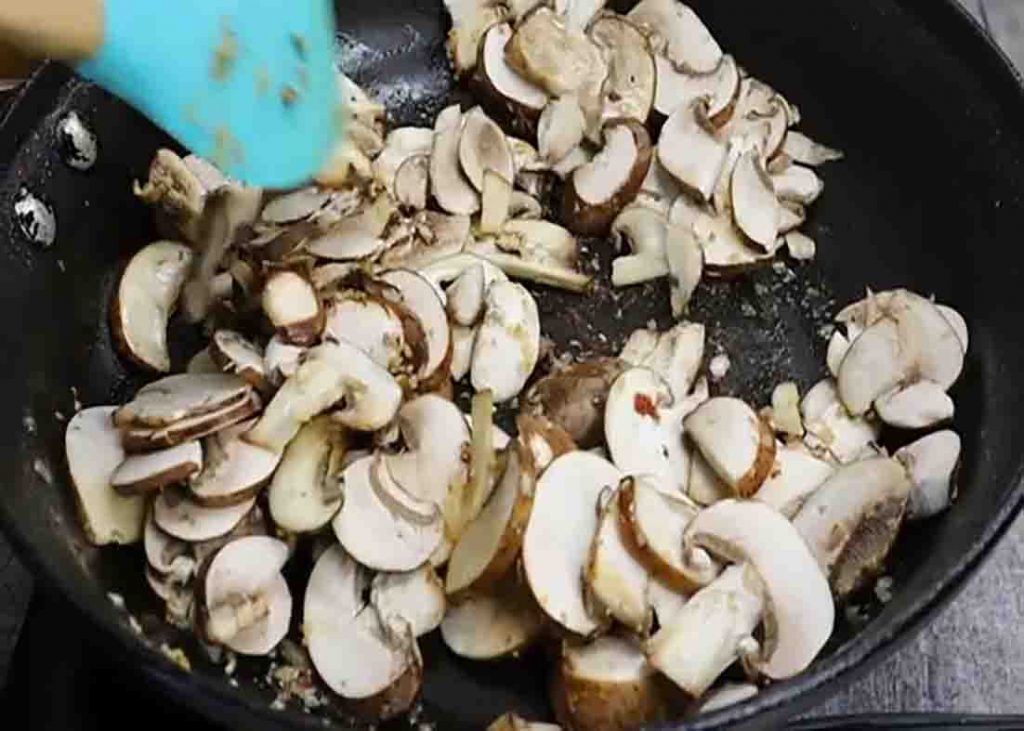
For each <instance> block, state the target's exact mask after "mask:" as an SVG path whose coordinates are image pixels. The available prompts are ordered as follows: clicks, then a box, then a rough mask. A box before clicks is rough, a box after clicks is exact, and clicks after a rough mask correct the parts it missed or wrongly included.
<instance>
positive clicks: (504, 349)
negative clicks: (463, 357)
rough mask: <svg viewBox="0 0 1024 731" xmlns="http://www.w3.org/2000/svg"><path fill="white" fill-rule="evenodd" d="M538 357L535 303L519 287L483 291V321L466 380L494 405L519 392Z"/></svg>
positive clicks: (508, 284)
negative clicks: (491, 398) (489, 394)
mask: <svg viewBox="0 0 1024 731" xmlns="http://www.w3.org/2000/svg"><path fill="white" fill-rule="evenodd" d="M539 354H540V320H539V316H538V314H537V303H536V302H534V300H533V297H532V296H531V295H530V293H529V292H528V291H527V290H526V289H525V288H524V287H522V286H521V285H519V284H515V283H513V282H494V283H493V284H491V286H490V287H488V289H487V298H486V304H485V310H484V319H483V322H482V323H481V325H480V330H479V332H478V333H477V337H476V343H475V344H474V346H473V361H472V368H471V371H470V379H471V381H472V383H473V388H474V389H476V390H477V391H483V390H490V391H492V392H493V394H494V399H495V401H497V402H499V403H500V402H502V401H508V400H509V399H511V398H514V397H515V396H516V395H518V393H519V392H520V391H521V390H522V388H523V385H524V384H525V383H526V379H527V378H529V377H530V374H531V373H533V369H534V367H535V366H536V365H537V358H538V356H539Z"/></svg>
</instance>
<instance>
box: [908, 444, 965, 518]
mask: <svg viewBox="0 0 1024 731" xmlns="http://www.w3.org/2000/svg"><path fill="white" fill-rule="evenodd" d="M895 458H896V459H897V460H898V461H899V462H900V464H902V465H903V468H904V469H905V470H906V472H907V477H908V478H909V479H910V484H911V487H910V500H909V502H908V503H907V518H908V519H910V520H920V519H922V518H930V517H931V516H933V515H937V514H938V513H941V512H942V511H943V510H945V509H946V508H948V507H949V504H950V503H951V502H952V500H953V498H955V497H956V472H957V468H958V467H959V465H960V437H959V436H958V435H957V433H956V432H953V431H949V430H948V429H947V430H945V431H940V432H935V433H934V434H929V435H928V436H926V437H922V438H921V439H918V440H917V441H916V442H913V443H911V444H908V445H907V446H905V447H903V448H902V449H900V450H899V451H897V452H896V454H895Z"/></svg>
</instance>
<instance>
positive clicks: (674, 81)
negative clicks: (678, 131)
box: [654, 55, 740, 125]
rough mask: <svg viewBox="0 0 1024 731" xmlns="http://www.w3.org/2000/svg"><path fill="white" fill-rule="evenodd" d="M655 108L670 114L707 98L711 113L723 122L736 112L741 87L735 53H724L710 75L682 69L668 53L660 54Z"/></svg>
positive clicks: (656, 57)
mask: <svg viewBox="0 0 1024 731" xmlns="http://www.w3.org/2000/svg"><path fill="white" fill-rule="evenodd" d="M654 64H655V68H656V70H657V85H656V87H655V96H654V109H655V110H657V111H658V112H660V113H661V114H662V115H664V116H666V117H668V116H670V115H671V114H672V113H673V112H675V111H676V110H677V109H679V108H680V107H683V106H687V107H688V106H690V105H692V104H693V102H694V101H696V100H697V99H701V98H704V99H707V100H708V101H707V103H708V112H707V116H708V119H710V120H711V121H712V122H714V123H715V124H716V125H720V124H721V123H723V122H724V121H725V119H726V118H727V117H728V116H729V115H731V114H732V109H733V105H734V104H735V102H736V97H737V95H738V94H739V90H740V72H739V68H738V67H737V66H736V61H735V59H733V57H732V56H729V55H725V56H722V60H721V61H720V62H719V63H718V67H717V68H716V69H715V70H714V71H711V72H708V73H706V74H694V73H692V72H688V71H680V70H678V69H677V68H676V67H675V66H674V65H673V63H672V62H671V61H670V60H668V59H667V58H666V57H665V56H661V55H656V56H655V57H654Z"/></svg>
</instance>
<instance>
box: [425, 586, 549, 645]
mask: <svg viewBox="0 0 1024 731" xmlns="http://www.w3.org/2000/svg"><path fill="white" fill-rule="evenodd" d="M543 629H544V615H543V614H541V612H540V610H539V609H538V608H537V604H536V603H535V602H534V600H533V597H532V596H530V590H529V589H527V588H526V587H525V586H523V585H521V584H519V583H518V582H517V581H516V580H515V577H514V576H513V575H509V576H505V577H504V578H502V579H501V580H500V581H499V582H498V583H497V584H496V585H495V586H493V587H491V589H489V590H488V591H486V592H474V593H470V594H469V595H467V596H466V597H465V598H464V599H463V600H462V601H460V602H459V603H458V604H452V605H449V607H448V609H447V611H446V612H445V615H444V620H442V622H441V637H442V639H443V640H444V644H445V645H447V647H448V649H449V650H451V651H452V652H454V653H455V654H456V655H458V656H459V657H465V658H469V659H470V660H496V659H499V658H503V657H508V656H510V655H511V656H515V655H516V654H517V653H519V652H521V651H522V650H524V649H526V648H527V647H528V646H529V645H531V644H532V643H533V642H534V640H536V639H538V638H539V637H540V636H541V633H542V632H543Z"/></svg>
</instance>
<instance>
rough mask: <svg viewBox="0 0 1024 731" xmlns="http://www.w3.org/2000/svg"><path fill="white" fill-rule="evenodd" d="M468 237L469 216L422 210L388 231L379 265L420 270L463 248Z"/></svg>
mask: <svg viewBox="0 0 1024 731" xmlns="http://www.w3.org/2000/svg"><path fill="white" fill-rule="evenodd" d="M468 238H469V217H468V216H450V215H448V214H446V213H438V212H437V211H421V212H419V213H418V214H416V216H415V217H413V218H412V219H410V220H408V221H405V222H404V223H402V224H401V225H399V226H396V227H395V228H394V230H393V231H392V232H391V233H389V234H388V238H387V240H386V242H385V244H386V245H387V247H388V248H387V250H386V251H385V252H384V253H383V254H382V255H381V257H380V260H379V262H378V263H379V264H380V265H381V266H385V267H408V268H412V269H421V268H425V267H428V266H429V265H431V264H433V263H434V262H437V261H439V260H442V259H446V258H450V257H452V256H454V255H457V254H458V253H459V252H461V251H462V248H463V246H464V245H465V244H466V240H467V239H468Z"/></svg>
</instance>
